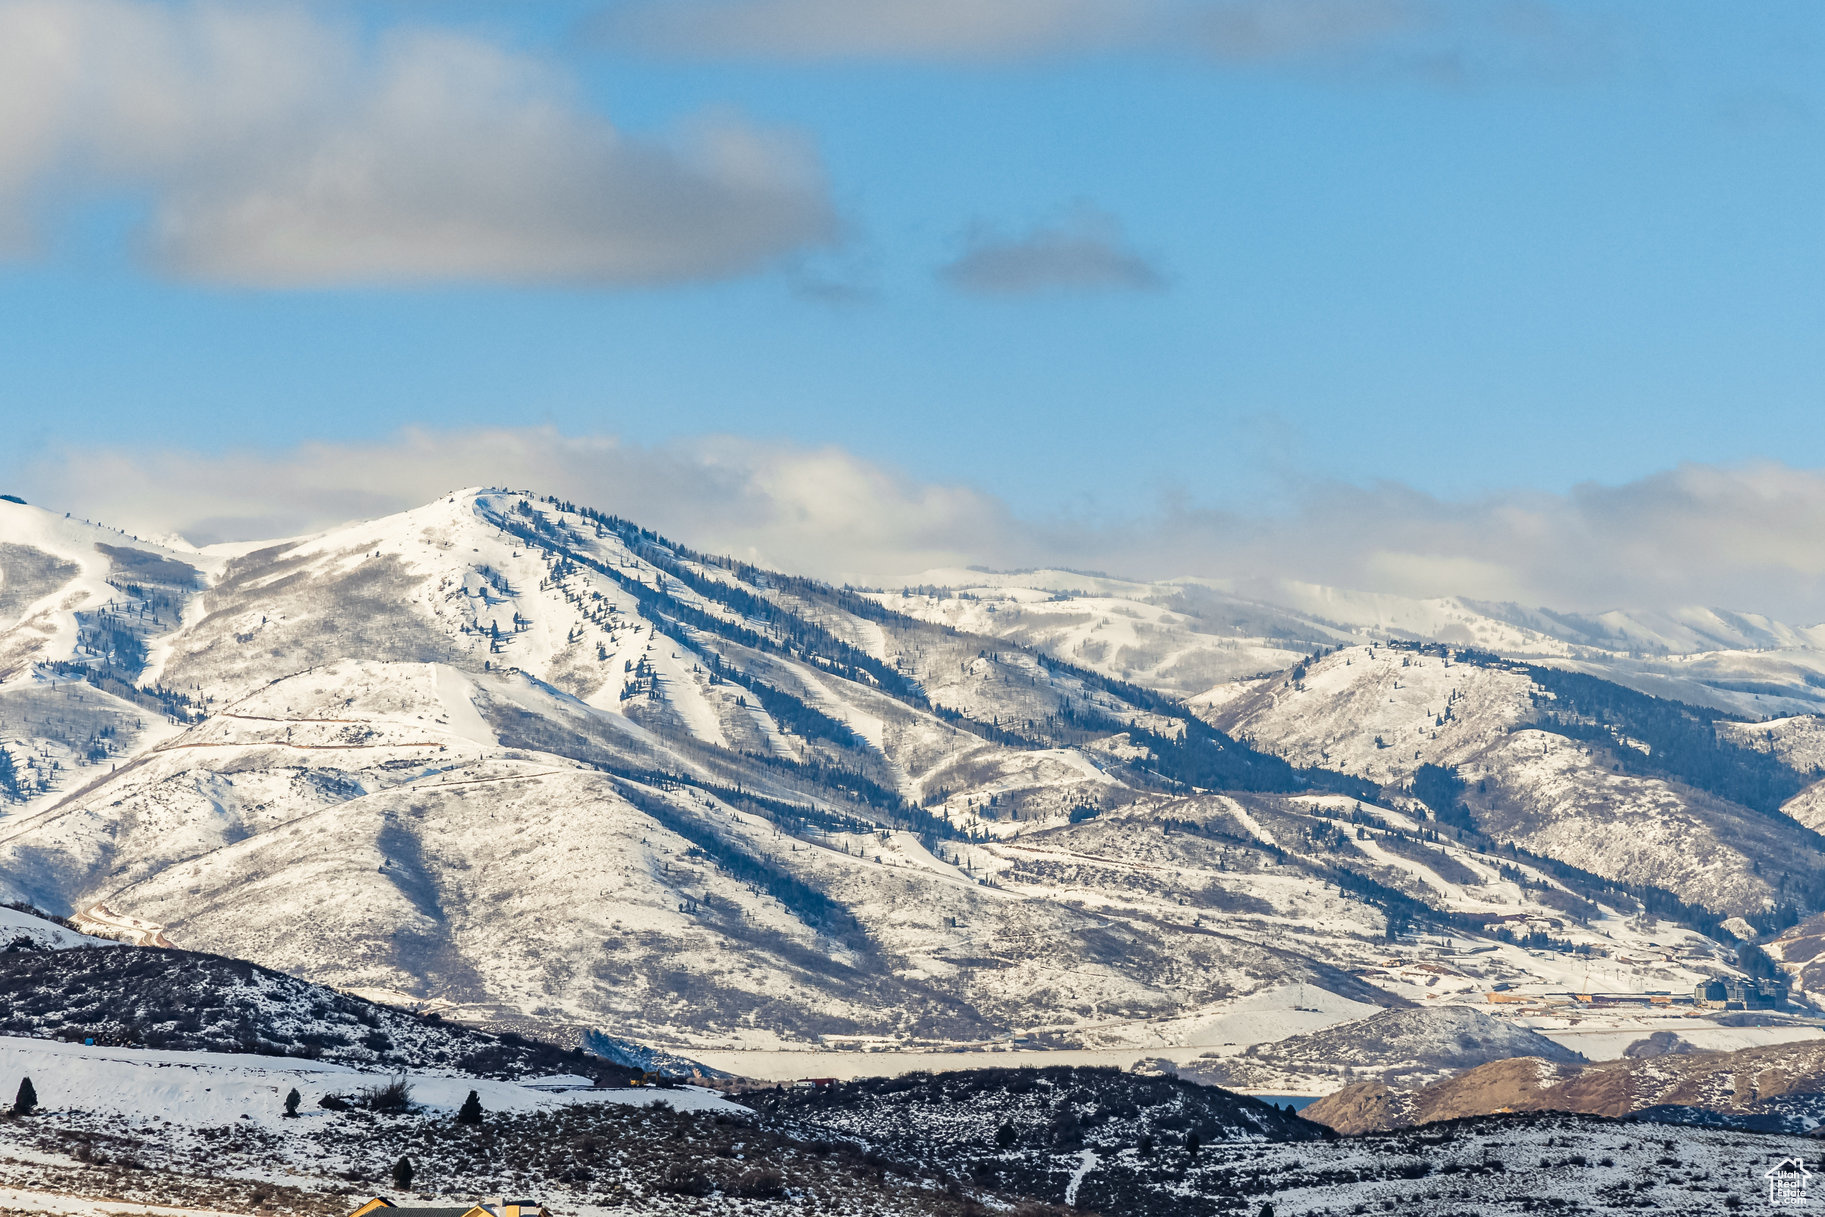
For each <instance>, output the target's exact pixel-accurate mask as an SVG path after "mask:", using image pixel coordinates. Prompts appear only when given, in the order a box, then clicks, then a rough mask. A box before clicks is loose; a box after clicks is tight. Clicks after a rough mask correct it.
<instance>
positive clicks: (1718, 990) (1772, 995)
mask: <svg viewBox="0 0 1825 1217" xmlns="http://www.w3.org/2000/svg"><path fill="white" fill-rule="evenodd" d="M1786 1002H1787V983H1786V982H1785V981H1782V980H1743V979H1741V978H1739V977H1735V976H1731V977H1727V978H1722V979H1720V978H1717V977H1713V978H1712V979H1710V980H1705V981H1700V982H1699V983H1698V986H1697V987H1696V988H1694V989H1693V990H1692V1004H1693V1005H1694V1006H1698V1007H1701V1008H1703V1007H1707V1006H1709V1007H1721V1008H1722V1009H1725V1010H1771V1009H1773V1008H1774V1007H1776V1006H1780V1005H1785V1004H1786Z"/></svg>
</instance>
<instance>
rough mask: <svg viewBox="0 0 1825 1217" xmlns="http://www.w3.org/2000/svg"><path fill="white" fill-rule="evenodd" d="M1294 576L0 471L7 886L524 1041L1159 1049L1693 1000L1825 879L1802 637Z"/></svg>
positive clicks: (516, 506) (105, 928)
mask: <svg viewBox="0 0 1825 1217" xmlns="http://www.w3.org/2000/svg"><path fill="white" fill-rule="evenodd" d="M1282 592H1283V595H1282V599H1283V601H1284V602H1283V603H1273V602H1270V601H1268V600H1266V599H1263V598H1260V597H1244V596H1241V595H1238V594H1236V593H1235V592H1234V591H1232V590H1226V589H1223V588H1219V587H1215V586H1212V585H1208V584H1202V583H1171V584H1159V585H1140V584H1128V583H1119V582H1117V581H1113V580H1108V579H1103V578H1100V577H1094V578H1093V577H1090V576H1079V575H1072V574H1069V573H1064V572H1037V573H1034V572H1028V573H1025V574H1020V575H998V576H991V575H986V574H983V573H981V572H954V573H950V574H934V575H927V576H923V577H921V579H920V580H917V581H909V583H908V584H907V585H906V587H904V588H891V589H876V590H872V591H859V590H852V589H845V588H834V587H830V586H826V585H824V584H821V583H817V582H815V581H812V580H807V579H802V578H797V577H794V576H791V575H787V574H780V573H777V572H771V571H765V570H760V569H757V568H754V567H750V566H746V565H743V564H741V563H737V562H733V561H730V560H727V559H722V558H718V557H714V556H711V555H704V554H699V553H696V552H694V551H691V550H689V549H688V548H686V547H684V546H681V545H677V544H675V543H673V542H671V541H668V540H666V539H665V538H662V537H660V536H658V535H656V534H654V533H652V532H650V531H647V530H644V529H642V528H640V527H639V526H638V525H636V524H634V523H631V522H629V521H625V520H621V519H616V518H612V517H607V516H602V515H599V514H597V513H595V512H592V511H589V510H587V509H586V508H583V507H579V506H576V505H572V504H567V503H560V502H557V501H554V500H551V499H545V498H539V497H537V496H532V495H526V494H519V493H510V492H505V491H492V490H479V491H465V492H462V493H459V494H454V495H450V496H447V497H446V498H443V499H440V500H438V501H436V502H433V503H430V504H427V505H425V506H424V507H421V508H418V509H416V510H414V511H410V512H406V513H404V514H401V515H398V516H393V517H389V518H387V519H383V520H376V521H371V522H365V523H360V524H354V525H349V526H346V527H342V528H337V529H333V530H331V531H329V532H326V533H323V534H321V535H317V536H312V537H306V538H294V539H290V540H285V541H279V542H275V543H272V544H268V545H236V546H232V547H212V548H209V549H201V550H198V549H191V548H187V547H184V546H183V545H181V543H177V542H166V543H163V544H152V543H148V542H143V541H140V540H137V539H135V538H132V537H129V536H125V535H124V534H121V533H118V532H114V531H111V530H108V529H105V528H101V527H98V526H94V525H88V524H83V523H79V522H77V521H74V520H70V519H63V518H57V517H54V516H52V515H50V514H48V513H45V512H43V511H40V510H38V509H36V508H32V507H28V506H23V505H17V504H10V503H5V502H0V748H3V749H4V752H5V755H6V757H7V760H6V761H0V791H4V792H5V794H8V795H10V796H11V797H12V800H13V801H12V802H10V803H9V804H6V805H5V812H6V814H5V815H4V816H0V894H4V895H7V896H10V897H12V898H16V899H24V900H29V901H31V902H33V903H35V904H37V905H40V906H43V907H47V908H51V909H53V910H55V911H58V912H61V913H64V914H67V915H70V916H72V917H73V918H75V919H76V921H77V923H78V924H79V925H82V926H84V927H85V928H89V929H91V930H93V931H95V932H105V933H108V934H111V935H115V936H126V937H130V938H132V939H134V940H136V941H142V942H154V943H172V944H176V945H178V946H181V947H187V948H192V949H196V950H206V951H212V952H218V953H222V954H227V955H233V956H237V957H242V958H248V959H252V960H255V961H257V962H259V963H261V964H265V965H268V966H272V967H276V968H280V969H283V970H285V971H288V972H292V973H296V974H298V975H302V976H305V977H308V978H310V979H313V980H317V981H322V982H327V983H330V984H333V985H336V986H338V987H340V988H343V989H347V990H351V991H355V992H359V993H363V994H367V995H371V996H375V997H377V998H381V999H385V1000H392V1001H396V1002H402V1003H403V1002H413V1003H426V1002H435V1003H438V1004H439V1007H440V1008H442V1009H445V1010H447V1011H449V1012H451V1013H453V1014H454V1015H456V1016H458V1017H474V1018H481V1019H488V1020H493V1021H497V1022H503V1023H508V1024H519V1025H528V1026H538V1027H542V1028H545V1029H547V1030H554V1029H568V1030H569V1031H571V1032H574V1031H575V1030H576V1029H578V1028H600V1029H605V1030H606V1031H608V1032H609V1033H610V1034H613V1035H618V1036H625V1037H628V1038H632V1039H636V1040H640V1041H643V1042H651V1043H659V1044H664V1045H669V1046H673V1047H682V1048H686V1049H712V1048H720V1049H751V1050H761V1049H781V1048H807V1047H821V1048H838V1047H852V1048H858V1049H865V1048H869V1047H872V1046H879V1045H883V1044H889V1043H891V1044H897V1045H905V1044H925V1045H930V1046H968V1045H974V1046H989V1045H996V1046H1002V1047H1007V1046H1013V1045H1017V1044H1020V1043H1021V1042H1022V1041H1024V1042H1025V1044H1026V1045H1028V1046H1035V1047H1044V1046H1054V1047H1059V1046H1077V1047H1084V1048H1092V1049H1095V1048H1108V1049H1115V1048H1148V1049H1159V1050H1160V1051H1161V1052H1162V1053H1164V1054H1167V1055H1170V1054H1171V1053H1173V1052H1180V1053H1181V1054H1182V1055H1184V1056H1185V1057H1186V1058H1187V1059H1190V1058H1194V1057H1196V1056H1198V1055H1199V1054H1200V1053H1202V1052H1205V1051H1209V1050H1212V1049H1222V1048H1224V1047H1226V1046H1227V1047H1230V1048H1235V1047H1237V1046H1238V1045H1240V1044H1244V1043H1248V1042H1257V1041H1259V1040H1260V1039H1263V1038H1273V1037H1274V1036H1275V1035H1276V1034H1278V1035H1291V1034H1294V1033H1296V1032H1310V1031H1315V1030H1318V1029H1319V1028H1321V1027H1323V1026H1325V1025H1328V1024H1329V1023H1335V1022H1338V1021H1341V1020H1343V1019H1345V1018H1353V1017H1361V1016H1362V1015H1363V1014H1365V1013H1368V1012H1372V1011H1373V1010H1374V1009H1375V1008H1377V1007H1401V1006H1405V1005H1408V1004H1418V1005H1422V1006H1424V1005H1427V1004H1438V1003H1445V1004H1450V1003H1452V1002H1461V1001H1479V1002H1480V1001H1482V1000H1484V999H1485V998H1486V996H1487V994H1489V993H1490V992H1491V991H1493V990H1495V989H1496V988H1497V987H1500V989H1501V991H1503V992H1506V993H1511V994H1520V995H1529V994H1532V995H1536V996H1538V998H1539V1000H1540V1001H1542V1002H1548V1003H1550V1002H1551V1001H1552V1000H1554V999H1551V998H1549V997H1548V996H1547V995H1549V994H1552V993H1568V992H1570V991H1573V990H1581V991H1582V990H1589V989H1593V988H1607V989H1619V990H1631V991H1641V990H1667V991H1676V990H1680V989H1684V990H1686V991H1688V992H1689V991H1690V988H1691V985H1692V984H1693V983H1694V982H1695V981H1696V980H1697V979H1699V978H1701V977H1704V976H1707V975H1711V974H1714V973H1718V972H1725V971H1730V970H1732V968H1733V967H1734V966H1735V964H1736V955H1735V952H1736V950H1737V946H1738V943H1737V937H1738V936H1740V937H1744V938H1751V937H1755V936H1757V935H1759V934H1764V933H1771V932H1773V931H1775V930H1778V929H1780V928H1781V927H1782V926H1783V925H1786V924H1791V923H1793V922H1794V921H1796V920H1798V919H1799V918H1800V917H1801V916H1802V915H1804V914H1808V913H1811V912H1815V911H1818V910H1819V908H1820V907H1821V905H1822V904H1825V853H1822V852H1821V849H1820V846H1821V844H1825V841H1822V840H1821V838H1820V837H1819V836H1818V835H1817V834H1816V833H1815V832H1814V829H1813V825H1814V824H1816V823H1817V822H1818V818H1817V817H1816V816H1814V814H1813V812H1812V811H1811V810H1810V809H1811V808H1812V807H1813V805H1814V803H1815V802H1825V800H1819V799H1817V797H1816V792H1815V791H1814V790H1813V789H1812V786H1811V784H1812V782H1813V781H1814V780H1815V778H1816V777H1817V776H1818V773H1817V771H1816V767H1817V766H1818V764H1819V763H1820V762H1821V760H1825V740H1822V739H1821V738H1820V737H1819V736H1818V735H1816V733H1815V730H1814V726H1815V723H1816V722H1817V720H1814V719H1812V718H1810V717H1808V716H1807V715H1808V712H1809V710H1810V708H1811V707H1813V706H1815V705H1816V701H1815V694H1816V692H1817V689H1816V686H1815V683H1813V682H1812V681H1810V680H1809V679H1808V678H1807V677H1808V674H1815V675H1816V671H1817V670H1825V650H1821V651H1818V652H1816V653H1815V651H1814V650H1813V649H1812V648H1813V647H1814V645H1815V644H1814V640H1813V638H1812V635H1811V634H1810V633H1809V632H1807V631H1803V630H1791V629H1787V628H1786V627H1782V626H1779V625H1778V624H1776V623H1771V622H1762V621H1759V620H1751V619H1747V618H1729V617H1725V616H1723V615H1714V616H1713V617H1710V618H1701V617H1699V616H1689V617H1679V616H1669V617H1665V618H1652V619H1650V618H1626V619H1625V618H1616V619H1609V618H1603V619H1587V618H1559V617H1553V616H1551V615H1550V614H1545V613H1543V612H1535V613H1524V612H1522V611H1521V610H1519V609H1514V608H1512V606H1487V605H1480V606H1479V605H1473V604H1470V603H1468V602H1459V601H1439V602H1429V603H1418V602H1397V601H1393V600H1389V599H1387V598H1374V597H1360V596H1356V597H1352V596H1346V595H1344V594H1342V593H1335V592H1327V591H1325V590H1324V589H1312V588H1305V589H1297V588H1294V589H1282ZM1763 646H1766V647H1767V648H1769V649H1765V650H1756V649H1754V648H1756V647H1763ZM1680 648H1685V649H1683V650H1682V649H1680ZM1694 648H1699V649H1694ZM1704 648H1708V649H1704ZM1815 659H1816V660H1818V668H1817V669H1815V668H1814V667H1813V666H1811V665H1812V664H1813V662H1814V660H1815ZM1599 676H1600V677H1601V679H1600V678H1598V677H1599ZM1750 686H1754V688H1751V687H1750ZM1653 692H1660V693H1675V694H1678V695H1679V696H1681V697H1682V698H1684V699H1685V701H1683V702H1675V701H1671V700H1668V699H1666V698H1662V697H1656V696H1649V695H1648V694H1649V693H1653ZM1758 698H1759V699H1762V700H1760V701H1758V700H1757V699H1758ZM1687 703H1690V704H1687ZM1773 715H1779V716H1780V717H1778V718H1774V717H1771V716H1773ZM1747 964H1748V966H1751V967H1755V966H1758V965H1757V963H1756V960H1755V959H1754V958H1753V957H1751V958H1749V959H1748V960H1747ZM1264 1028H1267V1030H1264Z"/></svg>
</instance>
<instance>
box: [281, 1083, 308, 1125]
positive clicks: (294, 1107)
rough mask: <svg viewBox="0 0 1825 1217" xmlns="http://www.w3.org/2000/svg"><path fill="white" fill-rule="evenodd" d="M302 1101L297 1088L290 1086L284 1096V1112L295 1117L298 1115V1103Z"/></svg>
mask: <svg viewBox="0 0 1825 1217" xmlns="http://www.w3.org/2000/svg"><path fill="white" fill-rule="evenodd" d="M302 1102H304V1096H303V1095H301V1094H299V1093H298V1088H297V1087H296V1086H293V1087H292V1088H291V1093H290V1094H288V1095H286V1096H285V1114H286V1115H288V1116H291V1117H293V1118H296V1117H297V1115H298V1104H300V1103H302Z"/></svg>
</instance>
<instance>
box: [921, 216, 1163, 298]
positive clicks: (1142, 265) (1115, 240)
mask: <svg viewBox="0 0 1825 1217" xmlns="http://www.w3.org/2000/svg"><path fill="white" fill-rule="evenodd" d="M938 273H939V277H940V278H942V279H943V280H944V281H945V282H947V283H949V284H950V285H951V286H952V287H955V288H957V289H959V290H961V291H966V292H975V293H979V294H983V295H1001V296H1009V295H1024V294H1029V293H1033V292H1045V291H1059V290H1065V291H1106V290H1124V289H1126V290H1148V289H1153V288H1159V287H1162V286H1164V285H1165V279H1164V278H1163V277H1162V276H1161V275H1160V273H1159V271H1157V270H1155V269H1154V268H1153V266H1152V264H1151V263H1149V262H1148V261H1147V259H1146V258H1143V257H1142V256H1141V255H1140V254H1138V253H1136V252H1135V251H1134V250H1132V249H1130V248H1129V247H1128V243H1127V239H1126V238H1125V237H1124V236H1123V235H1122V228H1121V223H1120V221H1118V220H1117V219H1116V218H1115V217H1114V216H1112V215H1109V214H1108V213H1106V212H1103V211H1098V210H1096V209H1095V208H1092V207H1087V206H1085V207H1079V208H1077V209H1076V210H1074V211H1073V212H1072V213H1071V214H1070V215H1068V216H1066V217H1065V218H1064V219H1063V220H1062V221H1060V222H1059V223H1057V224H1050V225H1040V226H1038V227H1035V228H1032V229H1030V230H1028V231H1027V232H1024V233H1020V234H1018V235H1013V236H1010V235H1008V234H1006V233H1003V232H999V231H997V230H995V229H993V228H987V227H978V228H976V229H975V230H973V231H972V232H970V233H969V234H968V235H967V236H966V238H965V243H964V249H963V252H962V253H961V254H959V255H958V256H957V258H956V259H955V260H954V261H952V262H950V263H949V264H948V265H946V266H944V267H943V268H942V269H941V270H940V271H939V272H938Z"/></svg>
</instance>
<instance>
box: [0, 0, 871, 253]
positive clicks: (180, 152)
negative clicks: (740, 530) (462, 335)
mask: <svg viewBox="0 0 1825 1217" xmlns="http://www.w3.org/2000/svg"><path fill="white" fill-rule="evenodd" d="M122 191H125V192H128V193H129V194H132V195H135V196H143V197H144V198H145V199H146V200H147V201H148V210H149V217H148V219H147V220H146V223H145V225H144V227H143V229H142V231H141V232H140V234H139V240H140V244H141V246H142V248H143V253H144V256H145V257H146V258H147V260H148V261H149V262H150V263H152V264H153V265H154V266H155V267H157V268H159V269H161V270H163V271H164V272H166V273H169V274H171V275H175V276H179V277H182V278H188V279H197V280H203V281H209V282H216V283H224V284H236V285H255V286H268V287H298V286H304V287H315V286H332V285H345V284H394V283H407V284H422V283H435V282H443V281H451V280H467V281H476V280H484V281H507V282H515V281H560V282H585V283H603V284H645V283H656V282H667V281H674V280H688V279H701V278H711V277H719V276H726V275H735V274H741V273H745V272H748V271H751V270H754V269H756V268H758V267H760V266H762V265H765V264H766V263H768V262H770V261H771V260H772V259H774V258H776V257H778V256H779V255H781V254H784V253H788V252H791V251H794V250H798V249H801V248H804V247H806V246H809V245H815V244H818V243H821V242H825V241H828V240H829V239H831V238H832V236H833V235H834V233H835V229H836V222H835V218H834V216H833V214H832V209H831V206H830V204H829V202H828V200H827V197H826V193H825V186H824V182H823V179H822V175H821V173H820V171H819V169H818V167H817V164H816V162H815V159H814V158H813V157H812V155H811V154H810V152H809V151H808V150H807V149H806V148H805V147H803V146H802V145H801V144H800V142H799V141H797V140H796V139H794V138H793V137H790V136H787V135H783V134H781V133H778V132H772V131H765V130H761V129H758V128H755V127H753V126H751V125H749V124H746V123H744V122H743V121H741V120H740V119H738V118H735V117H733V116H725V117H721V118H716V119H710V120H705V121H702V122H699V123H698V124H696V125H694V126H693V127H691V128H690V129H688V130H686V131H683V132H681V133H679V134H678V135H676V136H675V137H672V138H668V139H664V140H659V139H649V138H643V137H637V136H631V135H629V134H627V133H626V132H623V131H621V130H619V129H617V128H616V127H615V126H614V125H613V124H611V123H610V122H609V121H608V120H607V119H606V118H604V117H602V116H601V115H600V114H597V113H595V112H594V111H592V110H590V109H589V108H588V107H587V106H585V105H583V104H582V103H581V102H580V100H579V98H578V97H577V96H576V95H575V90H574V88H573V87H572V84H571V82H570V81H568V80H567V79H566V78H565V77H564V75H563V74H562V73H560V72H558V71H557V70H556V69H554V68H553V67H551V66H550V65H548V64H546V63H544V62H542V61H540V60H537V59H535V58H532V57H529V56H526V55H522V54H518V53H515V52H512V51H509V50H506V49H503V48H502V47H499V46H497V45H495V44H493V43H490V42H488V41H485V40H483V39H480V38H477V37H472V36H468V35H462V34H456V33H452V32H449V31H445V30H439V29H435V28H412V27H397V28H391V29H388V30H386V31H383V32H382V33H381V34H379V35H378V36H377V37H374V38H368V37H364V36H362V35H361V34H360V33H359V32H358V31H356V30H355V29H353V28H352V27H344V26H341V25H337V24H334V23H331V22H328V21H326V20H324V19H322V18H321V17H319V16H317V15H314V14H313V13H311V12H310V11H308V10H306V9H287V8H279V7H271V6H266V5H259V6H248V7H242V6H235V5H228V4H201V3H198V4H176V5H172V4H162V3H153V2H150V0H0V249H3V250H6V251H10V252H12V253H15V254H18V253H21V252H26V251H28V250H29V249H30V248H32V246H33V245H34V243H35V242H36V241H37V239H38V238H39V235H40V230H41V228H42V225H41V224H40V223H38V221H39V220H40V219H41V218H42V217H43V215H44V214H45V213H46V212H47V211H48V210H49V209H51V208H52V207H54V206H58V205H61V204H65V203H67V202H69V201H70V200H72V199H83V198H89V197H116V196H118V195H119V194H120V192H122Z"/></svg>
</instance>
